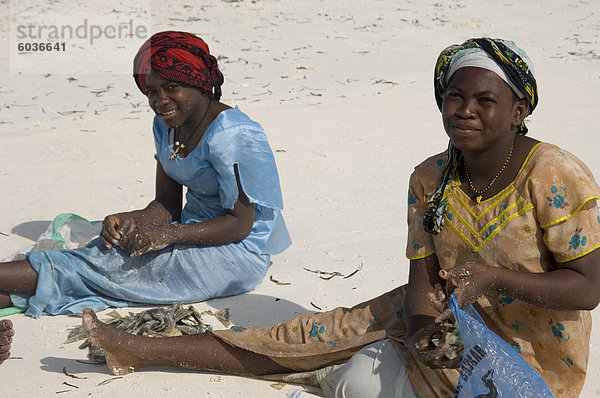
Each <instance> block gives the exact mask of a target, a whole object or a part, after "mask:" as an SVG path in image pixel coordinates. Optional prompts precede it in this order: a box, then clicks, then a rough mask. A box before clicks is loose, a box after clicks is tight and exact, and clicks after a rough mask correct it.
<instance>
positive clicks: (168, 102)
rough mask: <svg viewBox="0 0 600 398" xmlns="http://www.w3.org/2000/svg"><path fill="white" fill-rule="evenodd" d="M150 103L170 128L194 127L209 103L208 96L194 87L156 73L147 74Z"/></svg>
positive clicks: (147, 94)
mask: <svg viewBox="0 0 600 398" xmlns="http://www.w3.org/2000/svg"><path fill="white" fill-rule="evenodd" d="M146 96H147V97H148V104H149V105H150V108H152V110H153V111H154V113H156V115H157V116H158V117H159V118H160V119H161V120H162V121H163V122H165V124H166V125H167V126H168V127H170V128H175V127H181V126H188V125H189V127H191V128H194V127H195V126H196V125H197V123H198V121H199V120H200V118H201V117H202V116H203V115H204V110H205V109H206V106H207V105H208V103H209V99H208V97H206V96H205V95H204V94H202V92H201V91H200V90H199V89H197V88H194V87H189V86H186V85H183V84H181V83H178V82H173V81H170V80H167V79H165V78H163V77H161V76H159V75H158V74H156V73H154V72H153V73H149V74H147V75H146Z"/></svg>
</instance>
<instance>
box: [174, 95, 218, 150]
mask: <svg viewBox="0 0 600 398" xmlns="http://www.w3.org/2000/svg"><path fill="white" fill-rule="evenodd" d="M210 104H212V100H211V101H210V102H209V103H208V106H207V107H206V110H205V111H204V115H202V119H200V123H198V124H197V125H196V127H195V128H194V131H192V134H190V136H189V137H188V138H187V139H186V140H185V142H182V143H180V142H179V140H177V141H175V143H174V144H173V145H174V146H175V148H173V153H172V154H171V155H169V160H175V158H176V157H177V155H179V153H180V152H181V150H182V149H184V148H185V144H187V143H188V142H189V141H190V140H191V139H192V137H193V136H194V135H196V131H197V130H198V127H200V125H201V124H202V122H203V121H204V117H205V116H206V114H207V113H208V108H210ZM175 134H177V136H179V127H177V128H176V129H175Z"/></svg>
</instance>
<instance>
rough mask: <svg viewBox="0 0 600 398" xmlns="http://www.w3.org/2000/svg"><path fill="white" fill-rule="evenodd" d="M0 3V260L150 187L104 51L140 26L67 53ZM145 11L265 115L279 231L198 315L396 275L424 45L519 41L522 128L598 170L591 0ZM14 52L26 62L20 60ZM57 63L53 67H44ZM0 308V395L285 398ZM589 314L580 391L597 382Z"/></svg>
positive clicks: (347, 295) (598, 354) (437, 138)
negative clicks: (277, 245)
mask: <svg viewBox="0 0 600 398" xmlns="http://www.w3.org/2000/svg"><path fill="white" fill-rule="evenodd" d="M106 4H110V2H99V3H94V5H92V4H87V3H84V2H81V3H77V2H67V1H64V0H60V1H56V2H52V3H51V4H49V5H45V6H44V7H39V6H31V7H29V8H27V12H29V13H32V15H33V16H34V17H35V18H33V19H31V17H30V18H29V20H34V21H37V23H47V24H49V23H52V22H51V21H47V20H45V19H44V17H45V16H55V15H57V14H65V15H66V14H68V16H64V15H63V18H64V19H66V20H67V21H70V23H72V24H75V25H76V24H79V23H80V22H81V21H82V20H83V19H84V18H89V19H90V21H92V20H93V18H94V15H100V14H102V13H104V11H105V10H104V9H102V7H105V6H106ZM0 5H2V7H1V11H0V17H1V18H2V21H1V22H2V23H1V24H0V37H2V39H3V40H2V42H1V43H0V45H2V46H3V47H2V48H1V49H2V50H4V51H0V54H1V55H0V59H1V61H2V62H1V63H0V64H2V66H1V67H2V68H4V75H3V76H4V78H3V79H2V81H1V83H0V159H1V161H0V193H1V194H0V195H1V197H2V207H1V209H2V210H1V211H0V258H6V257H8V256H10V255H11V254H12V253H14V252H15V251H17V250H18V249H21V248H23V247H26V246H28V245H31V244H32V243H33V240H35V239H36V238H37V237H38V236H39V234H40V233H42V232H43V231H44V230H45V229H46V227H47V226H48V223H49V222H50V221H51V220H52V219H53V218H54V217H55V216H56V215H58V214H60V213H65V212H70V213H75V214H79V215H81V216H82V217H85V218H87V219H89V220H101V219H103V218H104V216H106V215H107V214H111V213H115V212H119V211H125V210H132V209H136V208H141V207H144V206H145V205H146V204H147V203H148V202H149V201H150V200H151V199H152V198H153V195H154V181H153V179H154V168H155V160H154V159H153V154H154V145H153V140H152V132H151V123H152V117H153V115H152V112H151V110H150V109H149V107H148V106H147V104H146V100H145V97H144V96H143V95H142V94H141V93H140V92H139V91H138V89H137V87H136V86H135V83H134V81H133V79H132V78H131V76H130V71H129V69H123V68H121V67H120V66H119V65H116V66H111V68H115V69H114V71H112V70H110V69H107V68H108V66H106V65H109V64H110V62H108V61H106V62H105V60H106V57H108V58H110V57H112V58H114V59H116V58H121V57H124V59H126V64H127V65H130V63H131V60H132V59H133V56H134V54H135V50H133V51H132V50H128V48H134V49H137V48H138V47H139V45H140V44H141V43H142V42H143V39H128V41H127V43H126V44H127V46H123V45H119V43H121V42H119V41H118V40H113V41H110V40H105V41H104V42H102V45H104V46H106V48H109V49H110V48H111V46H116V47H115V49H114V53H111V52H109V53H108V55H107V53H104V52H97V53H93V52H91V51H88V50H89V49H85V48H83V53H84V54H86V55H87V56H86V57H82V56H81V55H78V54H81V51H80V52H77V51H75V50H77V48H75V46H74V45H75V41H73V42H71V41H69V40H67V41H66V42H67V46H71V47H69V49H68V51H64V52H47V53H45V54H39V53H37V54H34V53H31V52H30V53H29V54H25V55H19V54H17V53H16V52H15V51H13V49H12V47H11V45H12V44H14V39H12V38H11V33H14V32H12V31H11V29H14V28H15V26H14V24H13V25H9V23H8V22H9V20H10V19H11V17H12V18H13V19H17V20H19V18H21V19H23V18H24V17H23V16H22V15H21V16H19V15H16V16H15V15H11V14H10V13H9V10H13V11H14V10H15V9H16V8H15V7H17V6H16V4H15V3H13V2H7V1H0ZM144 5H145V6H146V7H141V8H137V9H129V10H128V11H127V13H126V17H127V18H129V19H133V20H135V21H137V20H140V21H149V23H150V28H151V32H156V31H161V30H167V29H171V30H183V31H191V32H194V33H196V34H198V35H199V36H201V37H203V38H204V39H205V40H206V42H207V43H208V44H209V46H210V48H211V52H212V53H213V54H214V55H215V56H218V57H219V63H220V67H221V69H222V71H223V73H224V75H225V79H226V80H225V84H224V86H223V98H222V101H223V102H225V103H227V104H230V105H232V106H233V105H238V106H239V107H240V109H241V110H243V111H244V112H246V113H247V114H248V115H250V116H251V117H252V118H253V119H254V120H256V121H258V122H259V123H261V124H262V126H263V127H264V128H265V130H266V132H267V135H268V137H269V141H270V144H271V147H272V149H273V151H274V153H275V157H276V160H277V164H278V168H279V173H280V178H281V184H282V189H283V195H284V205H285V210H284V216H285V219H286V222H287V225H288V228H289V231H290V233H291V236H292V239H293V242H294V243H293V245H292V247H291V248H290V249H288V250H287V251H285V252H284V253H282V254H281V255H278V256H274V257H273V258H272V262H273V264H272V266H271V268H270V270H269V272H268V274H267V278H265V280H264V281H263V282H262V284H261V285H260V286H258V288H257V289H256V290H255V291H253V292H251V293H248V294H244V295H240V296H237V297H228V298H223V299H216V300H210V301H208V302H204V303H199V304H196V308H198V309H199V310H201V311H202V310H204V309H219V308H226V307H228V308H230V312H231V318H232V321H233V322H234V323H236V324H241V325H245V326H264V325H269V324H272V323H274V322H276V321H279V320H285V319H289V318H292V317H293V316H295V315H297V314H301V313H307V312H308V313H310V312H314V311H319V310H328V309H331V308H334V307H336V306H338V305H345V306H350V305H353V304H355V303H358V302H360V301H363V300H366V299H368V298H371V297H374V296H376V295H378V294H380V293H382V292H384V291H386V290H389V289H391V288H393V287H395V286H398V285H401V284H403V283H405V282H406V281H407V273H408V261H407V260H406V258H405V256H404V248H405V244H406V242H405V241H406V214H405V212H406V204H405V203H406V192H407V184H408V177H409V175H410V173H411V171H412V169H413V167H414V166H415V165H416V164H418V163H420V162H421V161H422V160H424V159H425V158H426V157H428V156H430V155H432V154H434V153H438V152H441V151H443V150H444V149H445V147H446V145H447V138H446V136H445V133H444V131H443V128H442V124H441V118H440V114H439V111H438V110H437V107H436V105H435V101H434V98H433V84H432V75H433V64H434V61H435V58H436V57H437V55H438V53H439V51H440V50H441V49H442V48H444V47H445V46H447V45H449V44H452V43H460V42H462V41H464V40H465V39H467V38H469V37H473V36H492V37H500V38H507V39H512V40H514V41H515V42H516V43H518V45H519V46H521V47H522V48H523V49H524V50H525V51H527V52H528V54H529V56H530V57H531V58H532V59H533V61H534V64H535V70H536V75H537V79H538V84H539V87H540V103H539V106H538V108H537V109H536V110H535V112H534V114H533V115H531V116H530V117H529V118H528V127H529V130H530V133H529V134H530V135H531V136H532V137H535V138H537V139H539V140H542V141H547V142H551V143H554V144H557V145H559V146H561V147H563V148H565V149H567V150H569V151H571V152H573V153H575V154H576V155H577V156H579V157H580V158H581V159H582V160H583V161H584V162H586V163H587V165H588V166H589V167H590V168H591V170H592V171H593V172H594V173H595V174H596V176H600V157H598V156H597V153H596V152H597V148H599V147H600V131H599V127H598V123H597V115H598V113H597V112H598V111H599V110H600V105H598V102H597V93H598V92H600V51H599V50H598V49H599V48H600V23H598V15H599V13H600V8H599V7H598V5H597V4H596V3H594V2H592V1H587V2H584V1H573V0H570V1H557V0H555V1H544V2H542V1H508V0H507V1H503V2H478V1H475V0H455V1H437V2H433V1H431V2H423V3H419V4H417V3H416V2H412V1H407V0H402V1H394V0H376V1H352V0H349V1H344V2H336V1H331V0H327V1H317V0H314V1H293V0H281V1H276V0H256V1H248V0H243V1H231V0H229V1H222V0H204V1H202V2H200V3H198V4H196V2H191V1H190V2H186V1H182V0H176V1H171V2H168V3H167V2H158V1H154V2H152V3H151V4H150V2H147V4H144V3H142V6H144ZM67 11H68V13H67ZM117 11H118V10H117ZM115 15H116V14H115ZM22 17H23V18H22ZM36 18H37V19H36ZM101 40H102V39H99V42H100V41H101ZM30 41H31V40H30ZM122 41H123V42H124V41H125V40H122ZM79 50H82V49H81V48H80V49H79ZM20 56H25V57H29V58H27V59H29V60H31V62H29V63H28V64H27V68H26V67H25V66H23V64H22V61H23V58H18V57H20ZM36 57H37V58H36ZM96 57H97V59H98V62H97V63H94V62H90V61H94V60H96ZM57 60H60V62H58V64H59V65H64V70H61V68H57V67H56V66H52V65H55V64H51V63H47V62H50V61H52V62H55V63H56V62H57ZM45 62H46V63H45ZM85 62H87V64H86V63H85ZM97 64H101V65H100V66H98V65H97ZM45 65H50V66H45ZM86 65H88V66H86ZM89 65H92V66H89ZM94 65H96V68H97V69H98V70H96V69H94ZM102 66H106V68H105V69H102ZM20 68H23V70H20ZM90 68H91V69H90ZM119 68H121V69H119ZM25 69H27V70H25ZM361 264H362V269H361V270H360V271H358V272H357V273H356V274H355V275H353V276H352V277H350V278H347V279H343V278H342V277H334V278H332V279H330V280H323V279H320V278H319V277H318V276H317V275H315V274H314V273H311V272H308V271H306V270H305V269H304V268H308V269H311V270H317V269H318V270H323V271H329V272H334V271H337V272H339V273H341V274H344V275H346V274H349V273H351V272H353V271H354V270H355V269H357V268H358V267H359V266H360V265H361ZM269 276H272V277H273V278H274V279H275V280H278V281H281V282H287V283H289V285H278V284H275V283H273V282H272V281H270V280H269ZM127 311H128V310H127V309H123V310H120V312H122V313H126V312H127ZM132 311H137V309H133V310H132ZM599 311H600V310H598V309H596V310H595V311H593V315H595V316H597V314H598V315H600V312H599ZM100 318H101V319H102V318H103V316H102V313H100ZM10 319H12V321H13V322H14V324H15V329H16V333H17V335H16V337H15V339H14V344H13V348H12V355H13V357H14V359H11V360H8V361H6V362H5V363H4V364H3V365H2V366H1V367H0V380H1V384H0V395H1V396H7V397H17V396H18V397H22V396H32V397H38V396H40V397H41V396H45V397H46V396H73V397H79V396H94V397H114V396H125V395H127V396H148V397H159V396H160V397H175V396H177V397H188V396H189V397H192V396H194V397H284V396H285V394H286V392H287V391H289V390H291V389H293V388H296V387H295V386H290V385H286V386H284V387H283V389H281V390H278V389H276V388H274V387H281V386H271V385H272V384H273V383H271V382H265V381H258V380H253V379H248V378H242V377H234V376H229V375H215V374H209V373H199V372H194V371H182V370H169V369H150V370H144V371H139V372H135V373H133V374H130V375H126V376H125V377H120V378H114V377H113V376H112V375H111V374H110V373H109V372H108V369H107V367H106V366H101V365H88V364H83V363H81V362H78V361H79V360H83V361H85V359H86V357H85V352H84V351H83V350H79V349H78V348H77V345H78V344H63V343H64V341H65V339H66V336H67V333H68V331H67V329H68V328H71V327H73V326H76V325H78V324H79V323H80V319H79V318H77V317H68V316H57V317H43V318H41V319H31V318H27V317H25V316H24V315H22V314H18V315H12V316H10ZM596 325H597V323H596ZM596 325H595V326H594V330H593V332H592V343H591V351H590V363H589V369H588V378H587V382H586V385H585V387H584V392H583V394H582V396H583V397H594V396H600V381H599V380H600V351H599V350H600V329H599V328H598V326H596ZM65 373H66V374H65ZM67 374H68V375H72V376H76V377H75V378H74V377H70V376H68V375H67ZM59 393H60V394H59Z"/></svg>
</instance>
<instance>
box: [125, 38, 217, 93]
mask: <svg viewBox="0 0 600 398" xmlns="http://www.w3.org/2000/svg"><path fill="white" fill-rule="evenodd" d="M149 72H156V73H157V74H159V75H160V76H161V77H163V78H165V79H168V80H172V81H175V82H179V83H182V84H185V85H188V86H191V87H196V88H198V89H200V90H201V91H202V92H203V93H204V94H206V95H207V96H208V97H209V98H211V99H214V100H219V99H220V98H221V85H222V84H223V74H222V73H221V71H220V70H219V67H218V65H217V59H216V58H215V57H213V56H212V55H210V52H209V49H208V45H207V44H206V43H205V42H204V40H202V39H201V38H199V37H198V36H196V35H193V34H191V33H186V32H175V31H166V32H159V33H155V34H154V35H152V37H150V38H149V39H148V40H146V42H145V43H144V44H143V45H142V47H140V50H139V51H138V53H137V55H136V56H135V58H134V60H133V78H134V79H135V83H136V84H137V86H138V88H139V89H140V90H141V91H142V93H144V94H145V93H146V74H147V73H149Z"/></svg>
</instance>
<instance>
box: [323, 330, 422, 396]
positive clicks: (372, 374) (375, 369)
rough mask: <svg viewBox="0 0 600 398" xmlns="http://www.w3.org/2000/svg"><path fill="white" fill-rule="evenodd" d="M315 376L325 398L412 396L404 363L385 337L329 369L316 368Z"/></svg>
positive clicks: (413, 394)
mask: <svg viewBox="0 0 600 398" xmlns="http://www.w3.org/2000/svg"><path fill="white" fill-rule="evenodd" d="M327 371H329V372H328V373H327ZM323 373H326V374H323ZM317 379H318V380H319V381H320V384H321V387H322V389H323V392H324V393H325V396H326V397H327V398H352V397H373V398H416V395H415V393H414V392H413V389H412V385H411V384H410V380H409V378H408V375H407V373H406V369H405V367H404V363H403V362H402V359H400V357H399V356H398V353H397V352H396V349H395V348H394V347H393V346H392V344H391V343H390V341H389V340H387V339H386V340H382V341H378V342H376V343H373V344H371V345H368V346H366V347H365V348H363V349H362V350H360V351H359V352H357V353H356V354H354V356H353V357H352V358H350V360H349V361H348V362H346V363H345V364H343V365H336V366H334V367H333V369H332V370H329V369H327V368H326V369H322V370H317Z"/></svg>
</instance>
